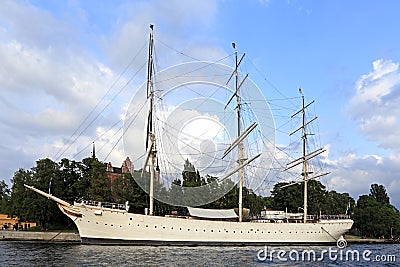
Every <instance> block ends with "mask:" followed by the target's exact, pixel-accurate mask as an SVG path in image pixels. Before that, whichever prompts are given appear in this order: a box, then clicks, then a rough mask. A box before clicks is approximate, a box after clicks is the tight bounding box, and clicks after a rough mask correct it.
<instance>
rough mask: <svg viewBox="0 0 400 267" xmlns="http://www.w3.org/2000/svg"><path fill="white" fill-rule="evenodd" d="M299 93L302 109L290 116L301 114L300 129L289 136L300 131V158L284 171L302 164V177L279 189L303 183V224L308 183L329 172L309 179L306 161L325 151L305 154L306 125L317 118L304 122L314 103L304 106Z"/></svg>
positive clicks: (306, 212) (302, 96)
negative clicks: (309, 108) (307, 111)
mask: <svg viewBox="0 0 400 267" xmlns="http://www.w3.org/2000/svg"><path fill="white" fill-rule="evenodd" d="M299 92H300V94H301V98H302V108H301V109H300V110H299V111H298V112H296V113H295V114H293V115H292V118H293V117H295V116H296V115H298V114H299V113H301V115H302V125H301V126H300V128H298V129H297V130H295V131H294V132H292V133H291V134H290V135H293V134H294V133H296V132H298V131H299V130H301V138H302V144H303V147H302V152H303V153H302V157H300V158H298V159H295V160H294V161H292V162H289V163H288V164H287V166H286V170H288V169H291V168H293V167H295V166H297V165H300V164H302V172H301V175H302V176H303V180H302V181H301V182H297V183H291V184H288V185H285V186H282V187H281V188H285V187H288V186H292V185H294V184H298V183H303V184H304V192H303V212H304V215H303V216H304V217H303V221H304V223H306V222H307V215H308V203H307V199H308V181H309V180H312V179H317V178H319V177H321V176H324V175H327V174H329V172H327V173H322V174H318V175H315V176H313V177H309V174H312V173H313V172H312V171H309V170H308V168H309V166H308V160H310V159H312V158H314V157H316V156H318V155H320V154H321V153H323V152H325V151H326V149H322V148H320V149H317V150H314V151H312V152H310V153H308V152H307V136H308V135H310V134H309V133H307V125H309V124H310V123H311V122H313V121H314V120H316V119H317V117H314V118H313V119H311V120H309V121H307V120H306V109H307V108H308V107H309V106H310V105H311V104H313V103H314V101H312V102H310V103H309V104H307V105H306V104H305V100H304V95H303V92H302V90H301V88H299Z"/></svg>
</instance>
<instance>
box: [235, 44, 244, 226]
mask: <svg viewBox="0 0 400 267" xmlns="http://www.w3.org/2000/svg"><path fill="white" fill-rule="evenodd" d="M234 48H235V45H234ZM235 66H236V67H235V89H236V90H235V91H238V90H239V88H238V86H239V76H238V52H237V50H236V49H235ZM239 101H240V98H239V94H238V93H237V94H236V108H237V136H238V138H239V137H240V135H241V133H242V130H241V123H240V119H241V116H240V102H239ZM238 164H239V165H242V164H243V142H242V141H240V142H239V144H238ZM238 202H239V203H238V204H239V205H238V206H239V207H238V208H239V222H241V221H242V220H243V169H240V170H239V201H238Z"/></svg>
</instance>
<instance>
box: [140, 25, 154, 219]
mask: <svg viewBox="0 0 400 267" xmlns="http://www.w3.org/2000/svg"><path fill="white" fill-rule="evenodd" d="M153 27H154V26H153V25H152V24H150V29H151V32H150V39H149V55H148V61H147V99H149V102H150V108H149V115H148V119H147V137H146V151H147V152H148V153H147V158H146V161H145V165H144V168H143V170H142V174H143V171H144V170H145V169H146V166H147V163H148V161H149V160H150V163H149V167H150V188H149V191H150V192H149V198H150V201H149V215H153V214H154V212H153V210H154V176H155V171H154V162H155V159H156V152H157V151H156V146H155V136H154V132H153V131H154V125H153V105H154V87H153V66H154V65H153V47H154V38H153Z"/></svg>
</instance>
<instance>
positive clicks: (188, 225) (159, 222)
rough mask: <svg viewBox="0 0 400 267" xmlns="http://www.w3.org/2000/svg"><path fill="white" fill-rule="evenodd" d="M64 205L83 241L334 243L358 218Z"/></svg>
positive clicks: (206, 243) (181, 243)
mask: <svg viewBox="0 0 400 267" xmlns="http://www.w3.org/2000/svg"><path fill="white" fill-rule="evenodd" d="M60 208H61V210H62V211H63V212H64V213H65V214H66V215H67V216H69V217H70V218H71V219H72V220H73V221H74V222H75V224H76V226H77V227H78V230H79V234H80V236H81V239H82V242H84V243H109V244H124V243H125V244H126V243H129V244H138V245H143V244H152V245H168V244H173V245H251V244H253V245H256V244H292V243H297V244H300V243H301V244H311V243H313V244H321V243H335V242H336V241H337V240H338V239H339V238H340V237H341V236H342V235H343V234H344V233H345V232H346V231H348V230H349V229H350V228H351V226H352V224H353V221H352V220H350V219H347V220H346V219H345V220H343V219H340V220H324V221H319V222H317V223H264V222H230V221H212V220H199V219H193V218H176V217H161V216H149V215H141V214H132V213H128V212H125V211H121V210H115V209H114V210H113V209H104V208H103V209H101V208H98V207H95V206H86V205H80V204H78V205H75V206H74V208H75V209H76V211H77V210H79V211H80V212H79V214H80V215H79V216H80V217H76V215H73V214H71V213H66V212H65V211H64V209H63V207H62V205H60Z"/></svg>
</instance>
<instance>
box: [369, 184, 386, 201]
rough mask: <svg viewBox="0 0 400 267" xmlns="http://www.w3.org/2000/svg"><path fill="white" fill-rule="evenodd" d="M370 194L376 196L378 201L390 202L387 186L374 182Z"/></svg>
mask: <svg viewBox="0 0 400 267" xmlns="http://www.w3.org/2000/svg"><path fill="white" fill-rule="evenodd" d="M369 191H370V194H369V195H370V196H371V197H373V198H375V200H376V201H378V202H379V203H382V204H389V196H388V195H387V193H386V188H385V187H384V186H383V185H378V184H372V185H371V189H370V190H369Z"/></svg>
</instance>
